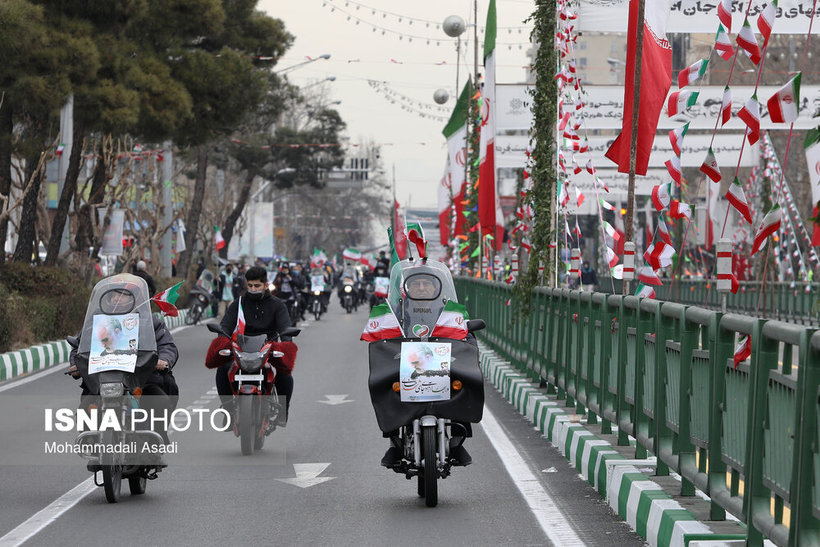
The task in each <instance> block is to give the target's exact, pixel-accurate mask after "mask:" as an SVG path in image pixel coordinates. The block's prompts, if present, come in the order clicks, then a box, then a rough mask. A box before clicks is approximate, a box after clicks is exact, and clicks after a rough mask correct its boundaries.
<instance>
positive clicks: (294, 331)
mask: <svg viewBox="0 0 820 547" xmlns="http://www.w3.org/2000/svg"><path fill="white" fill-rule="evenodd" d="M300 332H302V329H297V328H296V327H288V328H286V329H285V330H283V331H282V332H281V333H280V336H290V337H293V336H299V333H300Z"/></svg>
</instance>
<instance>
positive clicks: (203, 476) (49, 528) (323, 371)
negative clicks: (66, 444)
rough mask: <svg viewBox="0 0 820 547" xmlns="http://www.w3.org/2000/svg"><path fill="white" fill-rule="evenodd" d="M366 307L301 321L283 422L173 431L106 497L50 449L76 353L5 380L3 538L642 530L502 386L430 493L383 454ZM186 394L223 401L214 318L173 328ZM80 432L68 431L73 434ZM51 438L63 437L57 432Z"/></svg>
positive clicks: (627, 533)
mask: <svg viewBox="0 0 820 547" xmlns="http://www.w3.org/2000/svg"><path fill="white" fill-rule="evenodd" d="M366 319H367V310H366V309H364V308H360V309H359V311H358V312H355V313H352V314H346V313H344V310H342V309H340V307H339V305H338V301H335V300H334V301H333V302H332V303H331V307H330V310H329V312H328V313H327V314H326V315H325V316H323V317H322V318H321V320H319V321H314V320H312V319H309V320H308V321H307V322H304V323H301V324H300V325H299V326H301V327H302V334H301V335H300V336H299V337H298V338H297V339H296V342H297V343H298V346H299V356H298V359H297V364H296V369H295V371H294V379H295V391H294V397H293V403H292V406H291V416H290V420H289V422H288V426H287V428H285V429H283V430H277V431H276V432H274V433H273V435H271V436H270V437H268V439H267V442H266V445H265V447H264V448H263V449H262V450H261V451H260V452H258V453H255V454H253V455H252V456H242V455H241V452H240V446H239V439H238V438H236V437H234V436H233V434H231V433H227V432H223V433H218V432H214V431H210V430H209V431H207V432H204V433H200V432H197V431H194V432H191V431H185V432H178V433H173V434H172V440H176V441H177V442H178V443H179V446H180V453H179V454H177V455H174V456H169V458H168V459H169V464H170V465H169V467H168V468H167V469H166V470H165V471H164V472H162V473H161V474H160V475H159V478H158V479H157V480H155V481H150V482H149V483H148V489H147V492H146V494H145V495H142V496H131V495H130V494H129V493H128V486H127V484H124V485H123V494H122V497H121V499H120V502H119V503H116V504H109V503H107V502H106V500H105V495H104V493H103V490H102V488H98V487H95V486H94V485H93V483H92V482H91V481H90V477H91V474H90V473H89V472H87V471H86V470H85V464H84V461H83V460H81V459H80V457H78V456H76V455H74V456H70V455H65V456H62V457H57V456H55V455H45V454H43V452H44V448H43V442H42V439H43V437H44V436H46V435H56V433H44V432H43V430H44V423H45V421H44V410H43V407H44V406H50V407H52V408H57V407H63V406H64V407H68V408H76V405H77V401H78V397H79V389H78V386H77V385H76V384H77V382H76V381H74V380H72V379H71V378H70V377H68V376H65V375H63V374H62V372H63V371H64V370H65V368H66V367H67V365H61V366H58V367H56V368H55V369H50V370H47V371H44V372H40V373H37V374H35V375H32V376H30V377H27V378H23V379H17V380H12V381H9V382H6V383H4V384H0V428H2V429H0V439H2V442H0V445H2V446H0V457H1V458H2V459H0V485H2V486H1V487H0V507H2V510H1V511H0V546H5V545H19V544H22V543H25V544H26V545H83V546H88V547H92V546H97V545H99V546H108V545H111V544H114V543H117V544H126V545H160V544H162V545H168V544H170V545H224V544H236V543H240V544H248V543H252V544H257V543H258V544H265V545H287V544H292V545H386V544H390V545H420V544H424V545H444V544H447V545H497V544H511V545H561V546H563V545H621V546H631V545H643V544H644V542H643V540H642V539H641V538H640V537H639V536H638V535H636V534H634V533H633V532H632V531H631V530H630V529H629V527H628V526H627V525H626V524H624V523H623V522H621V521H620V520H619V519H617V517H616V516H615V515H614V514H613V513H612V511H611V510H610V509H609V507H608V506H607V505H606V503H604V502H603V501H602V500H601V498H600V497H599V496H598V494H597V493H595V491H594V490H593V489H592V488H591V487H590V486H589V485H588V484H587V483H586V482H585V481H583V480H582V479H581V478H580V477H579V475H578V473H577V472H576V471H575V470H572V469H571V468H570V467H569V465H568V463H567V462H566V460H565V459H564V458H563V456H561V455H560V454H559V453H558V451H557V450H555V449H554V448H552V447H551V446H550V445H549V444H548V443H547V442H546V441H545V440H543V439H542V438H541V437H540V434H539V433H538V432H537V431H535V430H534V429H533V428H532V427H531V426H530V425H529V424H528V423H527V422H526V420H524V419H523V418H522V417H521V416H520V415H519V414H518V413H516V412H515V411H514V410H513V409H512V407H511V406H510V405H509V404H507V403H506V402H505V401H503V400H502V399H501V397H500V396H499V395H498V394H497V392H496V391H495V389H494V388H493V387H492V386H491V385H489V384H488V385H487V387H486V409H485V419H484V422H483V423H482V425H481V426H476V427H474V437H473V438H472V439H468V441H467V444H465V446H466V447H467V448H468V450H469V451H470V453H471V455H472V457H473V461H474V463H473V464H472V465H471V466H469V467H466V468H454V469H453V472H452V475H451V476H450V477H448V478H447V479H445V480H440V481H439V503H438V506H437V507H435V508H428V507H426V506H425V504H424V500H423V499H422V498H419V497H418V496H417V495H416V483H415V480H413V481H408V480H406V479H405V478H404V476H403V475H398V474H396V473H394V472H392V471H390V470H387V469H384V468H382V467H380V466H379V461H380V460H381V457H382V455H383V454H384V451H385V449H386V448H387V441H386V440H385V439H383V438H382V435H381V432H380V431H379V429H378V427H377V425H376V419H375V416H374V414H373V409H372V407H371V405H370V397H369V394H368V391H367V374H368V365H367V344H366V343H364V342H359V341H358V339H359V335H360V334H361V331H362V328H363V325H364V323H365V320H366ZM173 334H174V338H175V339H176V342H177V345H178V346H179V350H180V361H179V362H178V363H177V366H176V368H175V369H174V372H175V376H176V378H177V382H178V384H179V386H180V390H181V394H180V396H181V397H180V403H179V408H187V409H189V410H191V411H193V410H194V409H199V408H207V409H215V408H216V407H217V406H218V402H217V398H216V395H215V390H214V374H213V371H211V370H207V369H206V368H205V367H204V365H203V361H204V356H205V352H206V349H207V347H208V344H209V343H210V340H211V339H212V338H213V335H212V334H211V333H210V332H208V330H207V329H206V328H205V326H204V325H201V324H200V325H198V326H195V327H181V328H178V329H175V330H174V331H173ZM74 435H76V432H68V433H64V434H62V436H61V437H59V438H61V439H62V438H65V439H68V440H71V439H73V436H74ZM52 438H53V437H52Z"/></svg>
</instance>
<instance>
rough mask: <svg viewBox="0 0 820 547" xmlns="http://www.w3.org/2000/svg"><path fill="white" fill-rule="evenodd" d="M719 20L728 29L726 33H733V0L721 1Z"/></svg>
mask: <svg viewBox="0 0 820 547" xmlns="http://www.w3.org/2000/svg"><path fill="white" fill-rule="evenodd" d="M718 19H720V24H721V25H723V26H724V27H726V32H732V0H720V3H719V4H718Z"/></svg>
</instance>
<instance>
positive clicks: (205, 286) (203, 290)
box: [185, 270, 214, 325]
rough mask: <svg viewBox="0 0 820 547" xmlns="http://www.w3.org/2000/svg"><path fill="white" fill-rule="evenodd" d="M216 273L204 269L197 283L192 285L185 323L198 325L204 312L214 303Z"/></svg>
mask: <svg viewBox="0 0 820 547" xmlns="http://www.w3.org/2000/svg"><path fill="white" fill-rule="evenodd" d="M213 282H214V274H213V273H211V272H210V271H208V270H203V271H202V273H201V274H200V275H199V279H197V281H196V284H194V286H193V287H191V291H190V293H189V294H190V296H189V300H190V301H191V304H190V306H189V307H188V315H187V316H186V318H185V324H187V325H196V324H197V323H199V320H200V319H202V314H203V313H204V312H205V310H207V309H208V308H209V307H210V306H211V305H212V304H213V291H212V289H211V287H213Z"/></svg>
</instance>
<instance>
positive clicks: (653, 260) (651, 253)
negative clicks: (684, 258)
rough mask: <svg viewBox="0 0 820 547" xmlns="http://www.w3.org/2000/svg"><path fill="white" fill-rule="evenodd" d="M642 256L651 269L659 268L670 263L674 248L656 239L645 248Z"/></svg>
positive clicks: (673, 255)
mask: <svg viewBox="0 0 820 547" xmlns="http://www.w3.org/2000/svg"><path fill="white" fill-rule="evenodd" d="M643 258H644V260H645V261H646V263H647V264H649V265H650V266H652V268H653V269H655V270H659V269H661V268H666V267H668V266H671V265H672V259H673V258H675V249H674V247H672V246H671V245H667V244H666V243H664V242H663V241H658V242H655V243H653V244H651V245H649V247H647V248H646V252H645V253H644V254H643Z"/></svg>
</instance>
